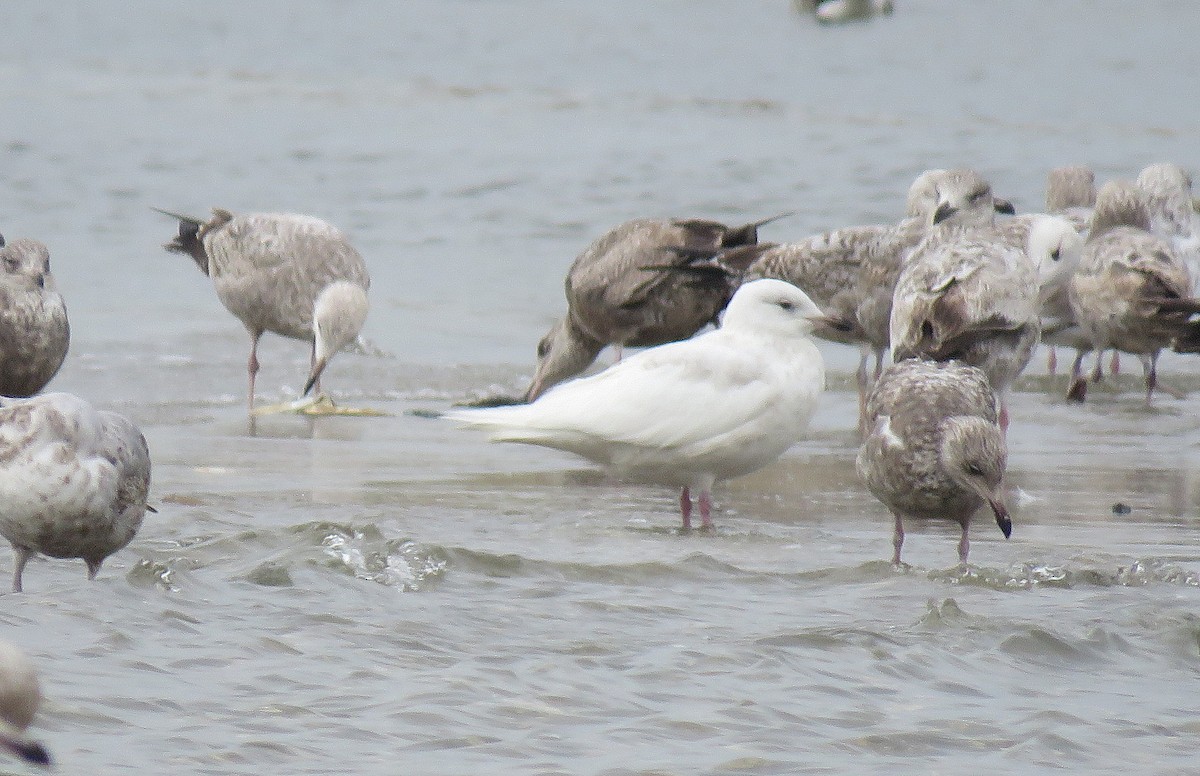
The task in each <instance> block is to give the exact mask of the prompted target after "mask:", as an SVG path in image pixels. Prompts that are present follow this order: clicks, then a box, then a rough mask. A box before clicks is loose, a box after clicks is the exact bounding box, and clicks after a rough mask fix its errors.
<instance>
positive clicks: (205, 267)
mask: <svg viewBox="0 0 1200 776" xmlns="http://www.w3.org/2000/svg"><path fill="white" fill-rule="evenodd" d="M159 212H161V213H164V214H165V215H169V216H171V217H173V218H176V219H178V220H179V235H178V236H177V237H176V238H175V239H174V240H172V241H171V242H169V243H166V244H165V245H164V246H163V247H165V248H166V249H167V250H168V251H172V252H175V253H186V254H187V255H189V256H191V257H192V259H194V260H195V262H196V265H197V266H198V267H200V270H201V271H202V272H203V273H204V274H205V275H208V276H209V277H210V278H211V279H212V282H213V287H214V288H215V289H216V291H217V298H218V299H220V300H221V304H223V305H225V308H226V309H227V310H229V312H231V313H233V314H234V315H235V316H236V317H237V319H238V320H240V321H241V322H242V325H243V326H245V327H246V331H248V332H249V333H250V359H249V361H248V363H247V373H248V375H249V389H248V392H247V404H248V406H249V408H250V409H251V410H253V409H254V378H255V375H257V374H258V366H259V365H258V340H259V338H260V337H262V335H263V333H264V332H268V331H269V332H274V333H275V334H280V335H282V336H284V337H291V338H292V339H298V340H305V341H308V342H310V343H312V357H311V369H310V370H309V374H308V378H307V380H306V381H305V386H304V392H305V393H306V394H307V393H308V392H309V391H310V390H312V389H313V388H314V387H315V388H316V389H317V391H318V392H319V391H320V379H321V374H322V372H323V371H324V370H325V366H326V365H327V364H328V363H329V360H330V359H331V358H332V357H333V355H334V354H335V353H337V352H338V351H339V350H341V349H342V348H343V347H345V346H346V345H348V344H349V343H351V342H353V341H354V339H355V338H356V337H357V336H358V333H359V331H360V330H361V329H362V326H363V323H364V322H365V321H366V318H367V308H368V303H367V289H368V288H369V287H370V284H371V278H370V276H369V275H368V274H367V267H366V264H365V263H364V262H363V259H362V256H360V255H359V253H358V251H357V250H355V249H354V246H352V245H351V244H350V240H349V239H348V238H347V237H346V235H345V234H343V233H342V232H341V231H340V230H338V229H337V228H336V227H334V226H332V225H331V224H328V223H326V222H325V221H322V220H320V219H319V218H313V217H312V216H305V215H296V214H292V213H247V214H242V215H234V214H233V213H231V212H229V211H228V210H222V209H221V208H213V217H212V218H211V219H210V220H209V221H207V222H204V221H201V220H199V219H196V218H191V217H189V216H181V215H178V214H175V213H168V212H166V211H164V210H160V211H159Z"/></svg>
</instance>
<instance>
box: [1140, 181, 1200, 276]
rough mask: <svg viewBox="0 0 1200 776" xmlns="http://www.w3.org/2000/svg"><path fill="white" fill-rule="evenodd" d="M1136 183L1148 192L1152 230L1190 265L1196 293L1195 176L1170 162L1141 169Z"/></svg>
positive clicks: (1199, 245) (1198, 226)
mask: <svg viewBox="0 0 1200 776" xmlns="http://www.w3.org/2000/svg"><path fill="white" fill-rule="evenodd" d="M1135 184H1136V185H1137V187H1138V188H1139V189H1141V190H1142V191H1143V192H1144V193H1145V194H1146V207H1147V208H1148V209H1149V211H1150V232H1151V233H1152V234H1155V235H1157V236H1159V237H1161V238H1162V239H1164V240H1166V241H1167V242H1169V243H1171V247H1172V248H1173V249H1174V250H1175V253H1176V254H1177V255H1178V256H1179V258H1180V260H1182V261H1183V263H1184V264H1185V265H1186V266H1187V269H1188V275H1189V276H1190V277H1191V278H1192V295H1193V296H1195V295H1196V293H1197V288H1198V286H1200V216H1198V215H1197V214H1196V211H1195V208H1194V206H1193V204H1192V177H1191V176H1190V175H1188V174H1187V173H1186V172H1184V170H1183V168H1181V167H1179V166H1178V165H1175V164H1169V163H1166V162H1162V163H1158V164H1152V165H1149V166H1148V167H1145V168H1144V169H1143V170H1142V171H1141V172H1140V173H1138V177H1137V181H1135Z"/></svg>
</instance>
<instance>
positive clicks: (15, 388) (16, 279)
mask: <svg viewBox="0 0 1200 776" xmlns="http://www.w3.org/2000/svg"><path fill="white" fill-rule="evenodd" d="M70 342H71V328H70V326H69V325H68V323H67V308H66V305H64V304H63V300H62V297H61V296H60V295H59V293H58V291H57V290H56V289H55V285H54V277H53V276H52V275H51V274H50V251H49V249H47V248H46V246H45V245H43V244H42V243H40V242H38V241H37V240H25V239H21V240H14V241H13V242H11V243H9V244H7V245H5V244H4V238H2V237H0V396H32V395H33V394H35V393H37V392H38V391H40V390H42V388H44V387H45V385H46V383H48V382H50V380H51V379H52V378H53V377H54V375H55V374H57V373H58V368H59V367H60V366H62V362H63V359H64V358H66V356H67V347H68V346H69V345H70Z"/></svg>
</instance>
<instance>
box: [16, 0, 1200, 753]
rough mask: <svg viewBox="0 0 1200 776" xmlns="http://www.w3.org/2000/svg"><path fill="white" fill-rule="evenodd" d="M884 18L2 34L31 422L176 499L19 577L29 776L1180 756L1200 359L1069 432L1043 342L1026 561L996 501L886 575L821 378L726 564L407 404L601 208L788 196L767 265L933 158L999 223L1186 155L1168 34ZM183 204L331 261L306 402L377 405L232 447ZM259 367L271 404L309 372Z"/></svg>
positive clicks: (573, 467)
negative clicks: (130, 530) (63, 360)
mask: <svg viewBox="0 0 1200 776" xmlns="http://www.w3.org/2000/svg"><path fill="white" fill-rule="evenodd" d="M898 4H899V6H900V7H899V10H898V12H897V14H896V15H895V16H893V17H892V18H890V19H886V20H879V21H876V22H872V23H869V24H859V25H852V26H849V27H843V28H819V27H817V26H816V25H814V24H812V23H811V22H810V20H808V19H805V18H802V17H799V16H798V15H796V14H795V13H794V12H793V11H792V8H791V4H790V3H788V2H785V0H778V2H767V1H766V0H759V1H756V2H745V1H744V0H743V1H741V2H734V1H733V0H727V1H725V2H721V1H718V0H690V1H689V2H682V1H679V2H658V3H639V2H632V1H626V0H617V1H614V2H605V3H590V4H578V3H576V4H561V3H554V2H545V1H544V0H511V1H510V2H495V3H482V2H471V1H469V0H459V1H457V2H455V1H453V0H451V1H450V2H436V3H435V2H420V1H414V2H408V3H404V4H391V3H383V2H338V3H332V2H327V3H308V4H303V5H293V4H287V3H282V2H276V3H255V4H246V3H236V4H235V3H229V2H210V3H204V4H185V3H178V2H141V3H131V4H125V5H124V6H122V10H121V12H120V13H114V12H113V11H112V10H111V9H108V8H106V7H100V6H94V5H88V6H85V5H82V4H81V5H79V6H77V7H74V6H72V7H66V8H62V7H58V6H56V7H55V8H54V9H50V8H49V7H43V6H39V5H36V4H27V3H19V4H18V3H10V4H7V5H6V7H5V33H6V34H5V42H4V45H3V46H0V99H2V100H3V103H2V104H3V106H4V110H3V117H4V118H3V121H0V159H2V160H3V163H2V164H0V232H3V233H4V234H5V235H6V236H7V237H9V238H15V237H20V236H33V237H38V238H40V239H43V240H44V241H45V242H47V243H48V244H49V245H50V248H51V251H52V255H53V261H54V267H55V272H56V276H57V279H58V283H59V286H60V288H61V290H62V292H63V294H64V296H65V298H66V300H67V303H68V306H69V309H70V314H71V321H72V327H73V342H72V349H71V353H70V355H69V356H68V360H67V364H66V365H65V367H64V369H63V371H62V372H61V373H60V375H59V376H58V378H56V380H55V381H54V383H53V384H52V388H53V389H57V390H66V391H72V392H75V393H79V394H80V395H83V396H85V397H87V398H89V399H91V400H92V401H94V402H96V403H97V404H100V405H102V406H105V407H110V408H115V409H118V410H120V411H122V412H124V413H126V414H128V415H130V416H131V417H132V418H133V419H135V420H136V421H137V422H138V423H139V424H140V425H141V426H142V428H143V429H144V430H145V433H146V436H147V438H148V440H149V443H150V447H151V451H152V453H153V457H154V465H155V469H154V484H153V498H154V503H155V505H156V506H157V508H158V510H159V512H158V514H156V515H148V519H147V521H146V524H145V525H144V527H143V529H142V531H141V533H140V534H139V535H138V537H137V538H136V539H135V540H134V542H133V543H132V544H131V545H130V546H129V547H128V548H126V549H125V550H123V551H122V552H120V553H118V554H117V555H115V556H114V557H112V558H110V559H109V561H108V562H107V563H106V564H105V567H104V569H103V570H102V571H101V574H100V578H99V579H98V580H97V581H96V582H95V583H93V584H84V569H83V564H82V563H81V562H64V561H37V562H33V563H31V564H30V566H29V568H28V569H27V571H26V580H25V581H26V589H27V590H28V591H29V592H28V593H26V594H24V595H21V596H11V595H9V596H5V597H4V600H5V603H6V605H5V606H4V607H3V609H4V612H3V614H2V615H0V622H2V623H3V628H0V635H2V636H3V637H4V638H8V639H10V640H13V641H15V642H17V643H19V644H21V645H22V646H23V647H24V648H25V649H26V650H28V651H29V652H30V654H31V655H32V656H33V657H34V659H35V660H36V662H37V663H38V665H39V667H40V668H41V671H42V675H43V681H44V684H45V691H46V695H47V703H46V705H45V707H44V709H43V712H42V714H41V716H40V717H39V719H38V721H37V723H36V726H35V727H36V730H35V733H36V734H37V736H38V737H40V738H41V739H43V740H44V741H45V742H46V743H47V745H48V746H49V747H50V749H51V751H52V752H53V754H54V756H55V758H56V760H57V762H58V770H59V772H61V773H88V774H92V773H112V772H117V771H132V770H139V771H161V770H167V769H171V770H173V771H177V772H181V773H205V774H209V773H211V774H229V773H262V772H266V771H269V772H276V773H329V772H348V773H363V774H374V773H380V774H390V773H397V772H408V773H421V774H463V773H476V772H489V773H522V774H611V775H615V774H694V773H731V772H735V773H752V774H776V773H777V774H795V773H889V774H894V773H950V772H981V771H983V770H985V769H986V770H987V771H989V772H993V773H1022V774H1024V773H1031V772H1033V773H1036V772H1042V771H1048V770H1051V769H1065V770H1069V771H1083V770H1085V769H1086V770H1087V771H1089V772H1093V773H1117V772H1121V773H1129V772H1154V773H1188V772H1192V771H1193V770H1194V767H1195V766H1194V760H1195V756H1194V752H1195V750H1196V748H1197V743H1198V736H1200V723H1198V722H1197V715H1196V708H1197V706H1196V702H1195V695H1196V694H1195V685H1194V683H1195V682H1196V680H1197V673H1198V670H1200V591H1198V588H1200V541H1198V539H1200V537H1198V536H1197V534H1198V531H1200V522H1198V521H1197V516H1198V513H1200V461H1198V459H1200V454H1198V452H1197V442H1198V441H1200V366H1198V364H1197V362H1196V361H1195V360H1193V359H1185V358H1179V357H1175V358H1165V359H1164V361H1163V364H1162V367H1161V373H1162V376H1163V379H1164V380H1167V381H1169V382H1171V383H1173V384H1175V385H1177V386H1179V387H1181V388H1184V389H1187V390H1189V391H1190V397H1189V398H1187V399H1185V400H1172V399H1170V398H1167V397H1161V398H1160V399H1159V400H1157V401H1156V403H1155V404H1154V406H1153V407H1151V408H1147V407H1145V405H1144V403H1143V402H1142V401H1141V398H1140V392H1139V389H1138V388H1137V385H1136V382H1137V381H1136V380H1135V379H1133V378H1132V377H1130V376H1128V375H1122V379H1121V380H1119V381H1117V383H1115V384H1111V385H1110V387H1108V388H1105V387H1104V386H1101V387H1100V388H1099V389H1097V390H1095V391H1094V392H1093V396H1092V398H1091V400H1090V401H1089V403H1088V404H1087V405H1085V406H1082V407H1077V406H1069V405H1067V404H1065V403H1064V402H1063V401H1062V400H1061V399H1060V398H1059V396H1060V395H1061V391H1062V385H1061V381H1062V378H1061V376H1060V378H1059V382H1058V383H1057V384H1055V385H1051V382H1052V381H1050V380H1049V379H1048V378H1046V377H1045V376H1044V368H1043V367H1042V364H1043V361H1042V360H1041V359H1040V358H1039V359H1038V361H1037V362H1036V365H1035V366H1036V368H1035V369H1034V370H1033V371H1034V373H1035V374H1034V375H1033V376H1031V377H1029V378H1027V379H1026V380H1025V381H1024V382H1023V383H1022V384H1021V385H1020V390H1019V391H1018V392H1017V393H1016V395H1015V396H1014V400H1013V417H1014V421H1013V426H1012V429H1011V436H1010V446H1011V452H1010V480H1011V486H1012V487H1013V489H1014V493H1013V499H1012V500H1013V502H1014V504H1015V507H1014V509H1013V516H1014V522H1015V529H1014V532H1013V538H1012V540H1010V541H1007V542H1006V541H1004V540H1003V538H1002V536H1001V535H1000V534H999V532H998V531H997V530H996V529H995V528H994V526H993V525H992V523H991V521H990V520H988V519H985V516H983V515H981V516H980V518H979V519H978V520H977V521H976V525H975V527H974V531H973V533H972V540H973V541H972V552H971V560H972V565H971V566H970V567H969V568H967V569H966V570H962V569H959V568H956V566H955V565H954V560H955V559H956V558H955V543H956V541H957V536H956V534H957V527H956V526H948V525H939V524H928V525H924V526H922V525H916V526H910V530H909V534H908V540H907V541H906V543H905V548H904V550H905V559H906V561H907V562H908V563H909V564H911V566H910V568H908V569H906V570H904V571H902V572H896V571H893V570H892V569H891V568H890V566H889V565H888V563H887V562H886V559H887V558H888V557H889V556H890V551H891V547H890V518H889V517H888V516H887V514H886V511H885V510H884V508H883V507H882V506H881V505H879V504H878V503H877V502H875V501H874V500H873V499H872V498H871V497H870V495H869V494H867V493H866V492H865V490H864V489H863V488H862V487H861V486H860V485H859V484H858V482H857V481H856V479H855V475H854V471H853V459H854V455H855V452H856V449H855V441H854V436H853V433H852V428H853V425H854V418H855V399H854V396H853V394H852V382H851V380H852V378H851V377H850V372H851V370H852V369H853V366H854V364H855V361H856V358H855V354H854V353H852V352H850V351H849V350H847V349H844V348H839V347H837V346H833V345H830V346H825V347H823V352H824V353H825V355H826V358H827V361H828V363H829V364H830V366H831V371H832V374H831V380H830V385H831V388H830V391H829V392H828V394H827V395H826V397H825V398H824V400H823V405H822V409H821V411H820V413H819V415H818V417H817V419H816V421H815V422H814V426H813V429H812V433H811V435H810V437H809V438H808V439H807V440H805V441H804V442H802V443H801V444H799V445H797V446H796V447H795V448H793V449H792V450H791V451H790V452H789V453H788V454H786V455H785V456H784V457H783V458H782V459H781V460H780V461H779V462H778V463H777V464H775V465H773V466H771V467H769V468H767V469H765V470H763V471H761V472H759V473H756V474H754V475H751V476H749V477H746V478H743V479H740V480H737V481H734V482H731V483H728V484H726V485H724V486H722V487H721V488H720V489H719V490H718V493H717V500H718V507H719V513H718V515H717V526H718V527H717V530H716V531H715V532H712V533H704V532H694V533H691V534H688V535H680V534H679V532H678V531H677V530H676V527H677V523H678V517H677V515H676V514H675V512H674V510H675V499H676V494H674V493H672V492H671V491H670V490H668V489H665V488H659V487H653V486H642V485H626V484H622V483H616V482H612V481H610V480H608V479H606V478H605V477H604V476H603V475H602V474H600V473H598V472H596V471H595V470H593V469H591V468H590V467H588V466H587V465H586V464H585V463H582V462H579V461H577V460H575V459H572V458H570V457H569V456H566V455H562V454H559V453H555V452H553V451H546V450H539V449H532V448H529V449H527V448H524V447H508V446H498V445H489V444H487V443H486V442H484V441H483V440H482V439H481V438H480V436H479V435H477V434H474V433H471V432H467V431H460V430H457V429H455V428H453V427H451V426H449V425H448V424H445V423H443V422H440V421H438V420H435V419H432V418H430V417H426V416H427V415H429V414H436V413H437V412H438V411H440V410H444V409H445V408H447V407H448V406H449V405H450V404H451V403H453V402H456V401H462V400H469V399H472V398H478V397H479V396H483V395H487V394H490V393H497V392H515V391H518V390H520V389H522V388H523V387H524V384H525V382H526V381H527V380H528V377H529V374H530V371H531V367H532V359H533V347H534V345H535V343H536V341H537V339H538V337H539V336H540V335H541V334H542V332H543V331H544V329H545V328H546V327H547V326H548V325H549V323H550V322H551V321H552V320H553V318H554V317H555V316H556V315H557V314H559V313H560V312H561V309H562V307H563V300H562V288H561V283H562V277H563V274H564V272H565V270H566V267H567V266H568V265H569V263H570V261H571V259H572V258H573V257H574V256H575V254H576V253H578V252H579V251H580V250H581V249H582V248H583V247H584V246H585V245H586V244H587V242H588V241H589V240H590V239H592V238H593V237H595V236H597V235H598V234H600V233H601V232H603V231H604V230H605V229H607V228H608V227H610V226H612V225H614V224H615V223H617V222H619V221H622V220H625V219H628V218H632V217H636V216H642V215H697V216H706V217H714V218H721V219H726V220H729V221H748V220H753V219H757V218H761V217H764V216H767V215H771V214H774V213H778V212H784V211H789V210H794V211H796V214H795V215H794V216H793V217H792V218H790V219H787V220H785V221H780V222H778V223H776V224H772V225H771V226H770V227H768V228H767V229H765V230H764V238H766V239H772V240H786V239H791V238H799V237H802V236H804V235H806V234H809V233H811V232H813V231H817V230H820V229H825V228H832V227H835V226H841V225H846V224H853V223H868V222H872V221H877V220H882V219H892V218H894V217H895V216H896V215H897V214H898V212H899V209H900V206H901V205H900V202H901V197H902V195H903V192H904V190H905V189H906V188H907V185H908V183H909V181H910V180H911V179H912V178H913V177H914V176H915V175H916V173H918V172H919V171H921V170H922V169H925V168H927V167H932V166H943V167H944V166H952V165H958V164H969V165H972V166H975V167H977V168H979V169H980V170H982V171H983V172H984V173H985V174H986V175H987V176H988V177H989V179H990V180H992V182H993V184H994V186H995V188H996V189H997V191H998V193H1000V194H1002V195H1005V196H1009V197H1011V198H1012V199H1014V200H1015V201H1016V202H1017V204H1018V206H1019V207H1022V208H1027V209H1029V208H1036V207H1037V205H1038V203H1039V202H1040V200H1041V185H1042V179H1043V176H1044V174H1045V171H1046V170H1047V169H1048V168H1050V167H1052V166H1055V165H1059V164H1067V163H1089V164H1091V165H1093V166H1094V167H1095V168H1096V170H1097V172H1098V175H1099V176H1100V177H1101V178H1102V179H1106V178H1109V177H1113V176H1118V175H1121V176H1131V175H1133V174H1135V173H1136V171H1137V170H1138V169H1139V168H1140V167H1141V166H1143V165H1144V164H1146V163H1149V162H1153V161H1161V160H1170V161H1175V162H1178V163H1180V164H1183V165H1184V166H1186V167H1188V168H1189V169H1192V170H1196V169H1200V160H1198V159H1197V158H1196V156H1195V149H1196V137H1197V136H1198V133H1200V103H1198V102H1197V101H1196V100H1194V99H1192V98H1191V95H1192V93H1193V92H1194V89H1193V86H1194V84H1193V80H1194V78H1193V74H1194V73H1195V72H1197V71H1198V70H1200V61H1198V60H1200V55H1198V54H1197V53H1196V52H1195V47H1194V45H1193V39H1192V38H1193V36H1194V30H1195V29H1197V23H1198V22H1200V7H1195V6H1194V4H1193V3H1191V2H1189V1H1188V0H1178V1H1177V2H1167V1H1166V0H1163V1H1162V2H1149V3H1142V4H1136V5H1134V4H1129V3H1125V2H1115V0H1112V1H1111V2H1104V1H1097V2H1092V1H1090V0H1078V1H1077V2H1067V1H1066V0H1064V1H1063V2H1056V3H1035V2H1032V1H1030V2H1013V3H1006V4H996V3H984V2H973V1H972V2H967V1H966V0H964V1H963V2H959V3H957V4H955V6H954V9H955V13H953V14H947V13H946V8H947V6H946V5H945V4H943V3H941V2H938V1H937V0H926V1H925V2H921V0H903V2H900V3H898ZM1135 16H1136V18H1135ZM213 205H220V206H224V207H228V208H232V209H235V210H254V209H260V210H261V209H266V210H292V211H300V212H308V213H313V214H316V215H319V216H322V217H324V218H327V219H328V220H330V221H332V222H334V223H336V224H339V225H341V226H343V227H344V228H346V229H347V230H349V231H350V232H351V233H352V234H353V235H354V238H355V240H356V243H357V244H358V245H359V247H360V248H361V250H362V252H363V253H364V255H365V256H366V258H367V261H368V263H369V265H370V267H371V271H372V274H373V279H374V283H373V286H372V305H373V307H372V312H371V318H370V320H369V321H368V324H367V331H366V336H367V338H368V339H369V340H370V342H371V344H372V348H373V349H372V351H371V353H370V354H355V353H348V354H343V355H341V356H339V357H338V358H337V359H336V360H335V361H334V363H333V366H332V367H331V369H330V371H329V373H328V376H327V378H326V387H327V388H329V389H331V390H332V391H333V392H334V393H335V394H336V395H337V396H338V397H339V399H340V400H342V401H344V402H347V403H349V404H352V405H357V406H371V407H376V408H379V409H383V410H386V411H388V412H389V413H391V415H390V416H389V417H386V418H380V419H366V418H319V419H306V418H301V417H294V416H286V417H284V416H276V417H268V418H264V419H261V420H260V421H259V422H258V423H257V424H256V427H255V429H254V430H255V432H256V434H255V435H254V436H251V435H250V434H249V433H248V424H247V419H246V416H245V410H244V406H243V399H244V395H243V391H244V380H245V358H246V355H247V351H248V342H247V338H246V336H245V334H244V332H243V331H242V330H241V327H240V325H239V324H238V323H237V322H236V321H235V320H234V319H233V318H232V317H231V316H229V315H228V314H227V313H226V312H225V311H224V310H223V309H222V308H221V307H220V305H219V303H218V302H217V301H216V299H215V298H214V295H213V293H212V290H211V288H210V287H209V286H208V283H207V281H206V280H205V279H204V278H203V277H202V276H201V275H200V274H199V273H198V272H196V270H195V268H194V267H193V266H192V264H191V263H190V262H188V261H187V260H185V259H181V258H180V257H178V256H172V255H168V254H166V253H165V252H163V251H162V250H161V249H160V248H159V245H160V243H162V242H163V241H165V240H166V239H168V238H169V237H170V236H171V234H172V233H173V225H172V223H171V222H170V221H169V220H167V219H165V218H163V217H160V216H158V215H157V214H155V213H153V212H152V211H151V210H150V209H149V208H150V207H151V206H160V207H165V208H168V209H173V210H179V211H184V212H192V213H195V214H203V213H204V212H205V211H206V209H207V208H208V207H210V206H213ZM260 357H261V360H262V362H263V371H262V373H261V374H260V378H259V386H260V390H261V392H262V394H261V395H262V398H263V400H265V401H280V400H284V399H287V398H290V397H292V396H294V395H295V392H296V390H297V388H298V387H299V385H300V384H301V383H302V381H303V378H304V376H305V374H304V373H305V367H306V364H307V352H306V348H305V347H304V346H303V345H302V344H299V343H295V342H286V341H282V340H279V339H277V338H271V337H268V338H266V339H265V340H264V343H263V348H262V350H261V353H260ZM1126 363H1127V365H1126V372H1129V371H1131V370H1132V371H1134V372H1136V371H1137V365H1136V362H1135V361H1134V360H1132V359H1129V360H1128V361H1127V362H1126ZM1118 389H1119V390H1118ZM1117 504H1123V505H1127V506H1128V507H1129V508H1130V511H1129V512H1128V513H1127V514H1118V513H1117V512H1115V511H1114V505H1117ZM1118 511H1122V510H1118ZM8 563H11V556H10V555H9V554H7V551H4V552H0V568H4V564H8ZM9 568H10V567H9Z"/></svg>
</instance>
